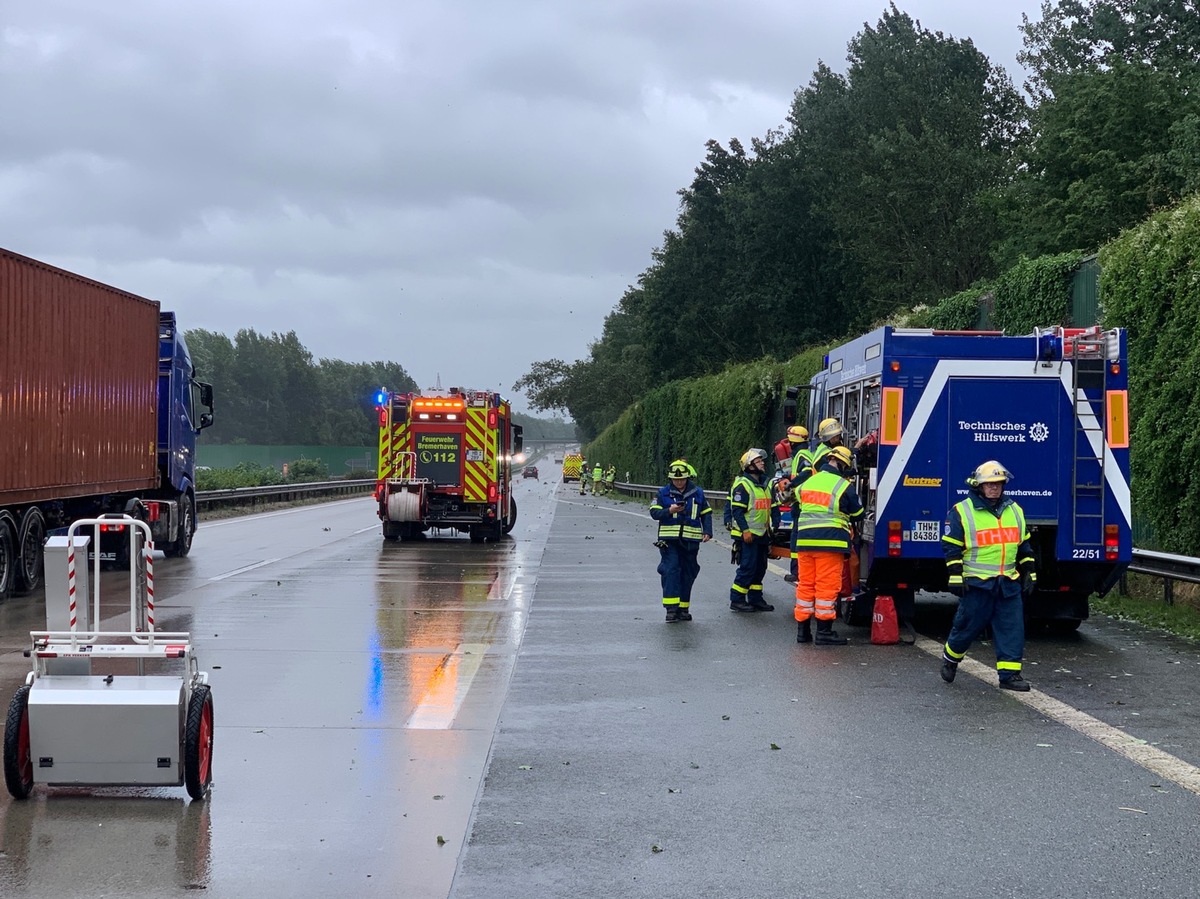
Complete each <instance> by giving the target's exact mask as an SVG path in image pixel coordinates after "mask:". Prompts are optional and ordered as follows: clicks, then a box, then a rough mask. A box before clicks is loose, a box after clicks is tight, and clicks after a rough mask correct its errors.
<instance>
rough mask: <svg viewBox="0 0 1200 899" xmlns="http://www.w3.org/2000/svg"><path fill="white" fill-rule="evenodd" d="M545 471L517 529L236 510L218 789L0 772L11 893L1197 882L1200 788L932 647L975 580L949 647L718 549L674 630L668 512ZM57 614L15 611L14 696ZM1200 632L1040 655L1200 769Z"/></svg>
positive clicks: (197, 600)
mask: <svg viewBox="0 0 1200 899" xmlns="http://www.w3.org/2000/svg"><path fill="white" fill-rule="evenodd" d="M546 474H551V476H554V474H556V473H555V472H553V469H551V471H550V472H543V477H545V475H546ZM520 490H521V493H520V494H519V496H518V499H519V502H520V509H521V512H520V516H519V520H518V523H517V527H516V529H515V530H514V532H513V537H514V538H515V539H513V540H508V541H504V542H502V543H499V544H494V545H493V544H485V545H483V546H472V545H471V544H470V543H469V542H468V541H467V540H466V539H465V538H457V539H445V540H428V541H421V542H416V543H412V544H403V545H395V544H385V543H384V542H383V541H382V540H381V539H380V538H379V532H378V525H377V523H376V522H375V520H374V517H373V512H372V509H371V508H370V505H371V504H370V502H369V501H348V502H342V503H335V504H330V505H327V506H322V507H319V508H318V507H308V508H303V509H296V510H289V511H288V512H285V513H275V514H272V515H264V516H258V517H256V518H250V519H235V520H230V521H224V522H214V523H211V524H208V525H206V526H205V527H204V529H203V530H202V531H201V534H200V536H199V538H198V540H197V544H196V548H195V551H194V555H193V557H191V558H189V559H187V560H178V561H160V564H159V567H158V570H157V572H158V594H159V608H160V627H163V628H170V629H175V628H179V629H190V630H191V631H192V632H193V634H194V639H195V643H196V645H197V649H198V653H199V656H200V662H201V666H202V667H203V668H204V669H205V670H208V671H209V673H210V681H211V683H212V686H213V695H214V700H215V703H216V742H215V748H214V780H215V784H214V788H213V793H212V796H211V798H210V800H209V801H208V802H197V803H189V802H188V801H187V799H186V794H185V793H184V791H183V789H182V788H179V789H155V790H134V789H110V790H101V791H95V790H90V791H89V790H70V791H68V790H62V789H57V790H50V791H48V790H46V789H45V788H38V789H37V790H36V791H35V794H34V796H33V798H31V799H30V800H29V801H28V802H24V803H16V802H10V801H9V799H8V797H7V796H6V795H5V796H3V797H0V819H2V820H0V825H2V826H0V895H2V896H5V897H8V896H14V897H34V896H37V897H42V896H55V897H58V896H177V895H184V894H187V895H195V894H196V893H197V892H200V893H201V894H202V895H210V896H221V897H226V896H229V897H238V896H264V897H271V896H290V897H298V896H333V895H341V896H360V895H363V896H367V895H382V896H400V897H420V899H424V897H431V899H441V897H445V896H447V895H450V896H452V897H455V899H471V897H484V896H487V897H559V896H561V897H568V896H570V897H590V896H595V897H601V896H603V897H610V896H613V895H622V896H632V897H638V896H646V897H651V896H653V897H674V896H679V897H692V896H721V897H727V896H745V897H759V896H781V895H784V896H822V897H839V896H882V895H889V896H904V897H907V896H913V897H916V896H927V895H929V894H930V893H934V892H936V893H947V892H953V893H958V894H964V893H965V894H978V895H985V894H986V895H992V896H1071V897H1074V896H1079V897H1092V896H1130V895H1139V896H1140V895H1165V896H1166V895H1169V896H1182V895H1195V894H1196V893H1197V892H1198V889H1197V887H1198V886H1200V884H1198V882H1197V881H1198V880H1200V878H1198V877H1197V873H1196V865H1195V861H1194V857H1193V856H1194V851H1195V847H1196V845H1197V837H1198V836H1200V826H1198V824H1200V815H1198V812H1200V804H1198V803H1200V797H1198V796H1197V795H1196V794H1195V793H1194V792H1192V791H1190V790H1188V789H1185V788H1183V787H1180V786H1179V785H1178V784H1177V783H1176V782H1175V781H1173V780H1171V779H1170V778H1168V777H1164V776H1162V775H1161V774H1160V773H1156V772H1152V771H1149V770H1147V769H1146V768H1144V767H1141V766H1140V765H1138V764H1136V763H1134V762H1132V761H1130V760H1129V759H1128V758H1127V757H1126V756H1125V755H1122V754H1120V753H1118V752H1116V751H1114V750H1113V749H1110V748H1107V747H1105V746H1103V745H1101V744H1100V743H1098V742H1096V741H1095V740H1093V739H1089V738H1088V737H1086V736H1083V735H1081V734H1080V733H1079V732H1078V731H1077V730H1073V729H1071V728H1070V727H1068V726H1067V725H1066V724H1064V723H1062V722H1061V721H1060V720H1058V719H1056V718H1054V717H1052V716H1051V714H1049V713H1047V712H1045V711H1042V710H1039V709H1036V708H1030V707H1029V706H1026V705H1023V704H1022V703H1020V702H1018V701H1017V700H1016V699H1015V698H1014V697H1012V696H1010V695H1008V694H1003V693H1000V692H999V691H998V690H996V688H995V687H994V685H993V683H992V681H991V675H990V673H988V672H986V670H985V669H981V670H984V671H985V675H986V679H977V678H975V677H972V676H971V674H970V672H969V670H967V669H964V671H962V672H961V673H960V675H959V679H958V680H957V681H956V683H955V684H954V685H952V686H946V685H944V684H942V682H941V681H940V679H939V678H938V676H937V663H936V660H935V659H934V658H933V656H932V655H930V654H928V653H927V652H926V651H923V649H922V646H924V649H927V650H930V649H931V648H932V647H934V646H935V642H934V641H936V640H938V639H940V638H941V637H942V636H944V631H945V627H946V626H947V624H948V614H949V612H950V611H951V609H952V606H950V605H948V604H946V603H937V602H933V603H926V604H925V605H924V606H923V607H922V613H921V617H920V622H919V623H920V626H921V629H922V630H923V631H925V632H926V633H928V634H930V635H931V636H932V637H933V641H922V646H889V647H879V646H872V645H870V644H869V643H868V642H867V641H866V639H865V637H866V632H865V631H859V630H852V631H851V636H852V637H853V638H854V639H853V643H852V645H850V646H848V647H821V648H817V647H812V646H805V647H800V646H796V644H795V643H794V642H793V633H794V629H793V628H794V625H793V624H792V622H791V620H790V613H789V611H788V610H787V608H786V602H787V596H788V588H787V586H786V585H785V584H784V583H783V581H782V579H781V578H780V577H779V575H780V574H782V571H783V569H782V567H776V568H775V570H774V571H773V573H772V574H771V575H770V576H769V578H768V584H767V586H768V590H767V596H768V598H770V599H772V600H774V601H775V602H776V604H777V605H778V606H779V611H777V612H774V613H768V614H761V615H739V614H736V613H731V612H729V611H728V610H727V597H728V584H729V579H730V577H731V576H732V568H731V566H730V565H729V564H728V550H727V549H726V548H725V546H724V545H718V544H717V543H713V544H710V545H708V546H706V547H705V548H704V551H703V553H702V556H701V561H702V565H703V570H702V572H701V576H700V581H699V582H698V584H697V591H696V601H695V604H694V606H693V610H694V614H695V616H696V620H695V621H693V622H691V623H690V624H678V625H666V624H664V623H663V622H662V620H661V618H662V613H661V607H660V606H659V604H658V596H659V595H660V594H659V592H658V591H659V587H658V579H657V576H656V575H655V572H654V566H655V564H656V560H657V556H656V551H655V550H654V548H653V546H652V545H651V543H652V541H653V539H654V537H653V525H652V522H651V521H650V519H649V517H648V516H647V515H646V513H645V510H644V508H642V507H639V506H637V505H636V504H633V503H620V502H614V501H611V500H608V499H606V498H593V497H591V496H589V497H586V498H583V499H581V498H580V497H579V496H578V494H577V491H576V490H575V489H574V487H573V486H572V487H563V486H560V485H557V484H555V483H554V482H553V481H547V480H542V481H540V482H538V481H532V480H530V481H525V482H522V483H521V484H520ZM773 564H776V565H777V563H773ZM105 577H106V585H108V583H109V581H111V579H112V577H111V576H109V575H106V576H105ZM121 599H122V601H123V597H122V598H121ZM114 607H115V604H114ZM40 616H41V610H40V607H39V606H37V605H36V603H34V602H33V599H32V598H20V599H16V600H13V601H11V602H9V603H7V604H5V605H4V606H0V696H2V697H5V700H6V698H7V697H8V696H10V695H11V693H12V691H13V690H14V689H15V688H16V686H17V685H18V684H19V683H20V681H21V680H22V678H23V676H24V672H25V670H26V669H27V665H28V663H27V662H26V660H24V659H23V658H21V657H20V649H21V648H22V647H23V645H24V636H23V634H24V632H26V631H28V630H29V629H30V628H34V627H41V626H42V622H41V617H40ZM988 651H989V647H988V646H986V645H983V646H979V647H977V648H976V649H975V651H974V652H973V656H975V657H976V658H978V659H979V660H981V661H982V662H984V663H990V661H991V659H990V658H989V657H988ZM1198 658H1200V656H1198V655H1197V653H1196V650H1195V648H1194V647H1193V646H1191V645H1189V644H1186V643H1184V642H1182V641H1176V640H1172V639H1169V638H1163V637H1161V636H1157V635H1154V634H1151V633H1149V632H1146V631H1143V630H1140V629H1137V628H1134V627H1132V626H1126V625H1120V624H1117V623H1113V622H1110V621H1106V620H1096V621H1092V622H1088V623H1086V624H1085V625H1084V627H1083V629H1082V631H1081V633H1080V634H1079V635H1077V636H1075V637H1072V638H1066V639H1064V638H1055V639H1052V638H1045V637H1034V638H1031V640H1030V643H1029V646H1028V651H1027V662H1026V666H1027V667H1026V672H1027V676H1028V678H1029V679H1030V680H1031V681H1033V682H1034V685H1035V687H1037V688H1038V689H1039V691H1041V692H1042V693H1043V694H1044V695H1046V696H1049V697H1053V698H1055V699H1058V700H1061V701H1062V702H1064V703H1065V704H1067V706H1069V707H1071V708H1075V709H1080V710H1082V711H1083V712H1086V713H1088V714H1089V715H1092V716H1094V717H1095V719H1098V720H1099V721H1101V722H1107V724H1109V725H1112V726H1113V727H1117V728H1122V729H1123V731H1124V733H1125V734H1127V735H1128V736H1127V737H1126V739H1128V740H1129V741H1130V742H1131V743H1133V744H1136V745H1154V746H1157V747H1158V748H1160V749H1163V750H1165V751H1166V752H1167V753H1170V754H1171V756H1173V757H1175V758H1177V759H1179V763H1180V765H1181V769H1180V770H1182V771H1184V772H1185V773H1186V771H1187V769H1188V766H1189V764H1190V765H1200V715H1198V714H1197V711H1198V710H1197V707H1196V703H1195V700H1194V697H1196V696H1200V665H1198ZM773 746H775V747H778V749H775V748H772V747H773ZM485 772H486V780H485V781H483V778H484V775H485ZM481 781H483V783H481ZM439 836H441V837H442V839H443V840H444V843H443V844H441V845H439V843H438V840H437V837H439ZM656 847H657V848H656Z"/></svg>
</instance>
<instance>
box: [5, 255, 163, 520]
mask: <svg viewBox="0 0 1200 899" xmlns="http://www.w3.org/2000/svg"><path fill="white" fill-rule="evenodd" d="M158 312H159V308H158V303H157V302H155V301H153V300H148V299H145V298H144V297H139V296H136V295H134V294H131V293H126V292H125V291H122V290H117V289H116V288H114V287H109V286H108V285H106V284H101V283H99V282H98V281H92V280H90V279H88V278H83V277H80V276H79V275H75V274H72V273H70V272H66V271H63V270H62V269H58V268H55V267H54V266H51V265H46V264H45V263H42V262H38V261H36V260H33V259H29V258H27V257H25V256H20V255H18V254H16V253H12V252H9V251H8V250H4V249H0V506H10V505H17V504H20V503H27V502H44V501H48V500H53V499H60V498H68V497H75V496H89V495H93V494H99V493H107V492H110V491H136V490H143V489H148V488H151V487H154V486H155V485H156V484H157V482H158V473H157V457H156V452H157V440H158V432H157V414H158V410H157V399H156V398H157V385H158Z"/></svg>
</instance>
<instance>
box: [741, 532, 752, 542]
mask: <svg viewBox="0 0 1200 899" xmlns="http://www.w3.org/2000/svg"><path fill="white" fill-rule="evenodd" d="M742 542H743V543H753V542H754V534H752V533H750V531H742Z"/></svg>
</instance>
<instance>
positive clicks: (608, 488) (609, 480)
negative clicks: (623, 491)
mask: <svg viewBox="0 0 1200 899" xmlns="http://www.w3.org/2000/svg"><path fill="white" fill-rule="evenodd" d="M616 486H617V466H615V465H610V466H608V468H606V469H604V492H605V493H612V492H613V490H614V489H615V488H616Z"/></svg>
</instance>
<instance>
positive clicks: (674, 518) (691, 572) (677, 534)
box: [650, 459, 713, 623]
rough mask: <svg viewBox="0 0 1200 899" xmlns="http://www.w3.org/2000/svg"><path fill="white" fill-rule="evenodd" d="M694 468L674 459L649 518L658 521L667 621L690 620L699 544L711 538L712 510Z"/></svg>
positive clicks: (698, 564) (658, 545)
mask: <svg viewBox="0 0 1200 899" xmlns="http://www.w3.org/2000/svg"><path fill="white" fill-rule="evenodd" d="M695 473H696V472H695V469H693V468H692V466H691V465H689V464H688V463H687V462H686V461H685V460H683V459H676V460H675V461H674V462H672V463H671V465H670V466H669V467H668V468H667V477H668V478H669V479H670V483H668V484H666V485H665V486H663V487H660V488H659V489H658V495H657V496H655V498H654V502H653V503H651V505H650V517H651V518H653V519H654V520H655V521H657V522H658V540H657V541H656V542H655V546H657V547H658V551H659V553H660V554H661V559H660V561H659V563H658V573H659V575H660V576H661V577H662V593H663V608H664V609H666V612H667V621H668V622H672V623H673V622H676V621H691V620H692V613H691V611H690V609H691V605H692V584H694V583H695V582H696V575H698V574H699V573H700V562H699V560H698V558H697V556H698V555H699V551H700V544H701V543H707V542H708V541H709V540H711V539H712V535H713V531H712V509H711V508H710V507H709V505H708V500H707V499H706V498H705V496H704V491H703V490H702V489H701V488H700V486H699V485H697V484H696V482H695V481H693V480H692V478H693V477H694V476H695Z"/></svg>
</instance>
